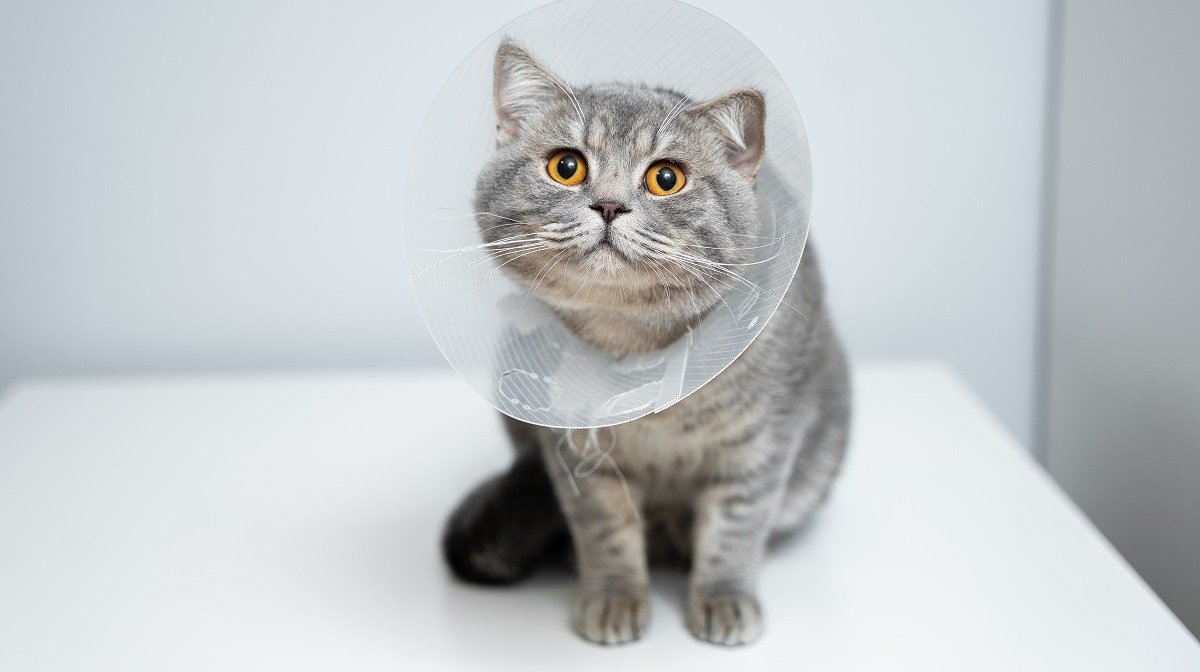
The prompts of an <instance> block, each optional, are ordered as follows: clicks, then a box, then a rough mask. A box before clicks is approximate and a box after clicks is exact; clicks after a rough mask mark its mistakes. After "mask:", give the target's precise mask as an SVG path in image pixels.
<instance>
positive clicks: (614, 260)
mask: <svg viewBox="0 0 1200 672" xmlns="http://www.w3.org/2000/svg"><path fill="white" fill-rule="evenodd" d="M581 265H582V266H584V267H586V268H587V269H588V270H589V271H592V272H594V273H596V274H597V275H599V276H600V277H607V278H611V279H613V280H620V279H621V278H622V276H623V275H624V274H626V273H627V272H628V271H629V269H630V263H629V259H628V257H626V256H625V255H624V254H621V252H620V251H618V250H617V248H615V247H613V246H612V245H611V244H610V243H607V242H605V243H600V244H598V245H596V247H595V248H593V249H592V251H590V252H588V253H587V256H585V257H584V258H583V260H582V263H581Z"/></svg>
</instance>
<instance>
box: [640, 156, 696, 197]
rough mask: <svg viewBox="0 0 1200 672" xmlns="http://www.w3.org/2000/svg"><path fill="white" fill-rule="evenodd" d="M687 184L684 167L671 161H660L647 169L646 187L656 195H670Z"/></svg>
mask: <svg viewBox="0 0 1200 672" xmlns="http://www.w3.org/2000/svg"><path fill="white" fill-rule="evenodd" d="M685 184H687V178H686V177H684V174H683V169H682V168H680V167H679V166H677V165H676V164H674V163H671V162H670V161H659V162H658V163H656V164H654V165H653V166H650V170H647V171H646V188H647V189H649V190H650V193H652V194H654V195H655V196H670V195H671V194H673V193H675V192H677V191H679V190H680V189H683V185H685Z"/></svg>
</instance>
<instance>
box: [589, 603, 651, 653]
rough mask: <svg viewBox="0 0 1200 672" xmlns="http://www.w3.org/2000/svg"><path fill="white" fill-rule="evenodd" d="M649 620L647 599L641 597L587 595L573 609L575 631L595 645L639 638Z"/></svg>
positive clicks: (620, 642)
mask: <svg viewBox="0 0 1200 672" xmlns="http://www.w3.org/2000/svg"><path fill="white" fill-rule="evenodd" d="M649 620H650V600H649V598H648V597H647V596H644V595H625V594H599V595H587V596H584V597H582V598H580V600H579V603H578V604H577V605H576V608H575V630H576V631H577V632H578V633H579V635H580V636H581V637H583V638H584V639H586V640H588V641H591V642H595V643H597V644H623V643H625V642H632V641H635V640H638V639H641V637H642V633H643V632H645V631H646V623H647V622H648V621H649Z"/></svg>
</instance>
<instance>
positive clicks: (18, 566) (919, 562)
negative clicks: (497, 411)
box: [0, 364, 1200, 672]
mask: <svg viewBox="0 0 1200 672" xmlns="http://www.w3.org/2000/svg"><path fill="white" fill-rule="evenodd" d="M857 397H858V406H857V421H856V428H855V433H854V440H853V447H852V452H851V457H850V459H849V462H848V465H847V468H846V470H845V473H844V478H843V479H842V481H841V483H840V484H839V486H838V488H837V490H836V492H835V495H834V498H833V500H832V501H831V503H830V505H829V506H828V508H827V509H826V510H825V512H824V514H823V515H822V516H821V517H820V519H819V521H818V522H817V523H816V525H815V526H814V527H813V528H812V529H811V530H810V531H809V532H808V533H807V534H805V535H802V536H801V537H800V538H798V539H796V540H795V541H794V542H793V543H791V544H790V545H788V546H786V547H784V548H782V549H780V550H779V552H776V553H774V554H773V555H771V556H770V557H769V559H768V562H767V564H766V566H765V569H764V571H763V576H762V595H763V598H764V605H765V610H766V613H767V633H766V635H765V637H764V638H763V639H762V640H761V641H760V642H758V643H756V644H754V645H753V646H750V647H747V648H743V649H738V650H723V649H719V648H716V647H713V646H710V645H707V644H701V643H699V642H696V641H694V640H692V638H691V637H690V636H689V635H688V634H687V633H686V631H685V630H684V628H683V625H682V611H681V606H682V601H683V592H684V583H683V579H682V577H681V576H680V575H677V574H669V573H657V574H655V576H654V590H653V592H654V605H653V609H654V616H653V622H652V624H651V627H650V630H649V632H648V633H647V635H646V637H645V639H644V640H643V641H641V642H639V643H636V644H632V645H628V646H623V647H616V648H602V647H597V646H593V645H590V644H586V643H584V642H582V641H580V640H579V639H577V638H576V636H575V635H574V634H572V633H571V632H570V631H569V630H568V627H567V614H568V604H569V602H570V598H571V594H572V581H571V579H570V578H569V577H567V576H566V575H563V574H555V573H551V574H547V575H543V576H540V577H538V578H536V579H535V580H533V581H531V582H529V583H526V584H523V585H521V586H519V587H516V588H513V589H481V588H477V587H474V586H465V585H459V584H457V583H455V582H454V581H453V580H451V579H450V578H449V576H448V575H447V572H446V571H445V570H444V569H443V567H442V564H441V560H440V558H439V555H438V552H437V542H438V536H439V535H438V533H439V527H440V525H441V523H442V521H443V519H444V518H445V515H446V513H447V511H448V510H449V508H450V507H451V506H452V504H453V503H454V501H455V500H456V499H457V498H458V497H459V496H460V495H462V493H463V492H464V491H465V490H466V489H467V487H468V486H470V485H472V484H474V483H475V481H476V480H477V479H479V478H480V477H482V476H483V475H485V474H487V473H489V472H491V471H493V470H496V469H499V468H500V467H501V466H503V465H504V464H505V461H506V459H507V456H508V453H507V448H506V446H505V444H504V439H503V438H502V435H501V432H500V431H499V424H498V422H497V420H496V418H495V416H494V414H493V412H492V411H491V410H490V409H489V408H487V407H486V406H485V405H484V404H483V402H482V401H480V400H479V399H477V398H476V397H475V396H474V395H473V394H472V393H471V392H470V391H469V390H468V389H467V388H466V386H465V385H464V384H462V383H461V382H459V381H458V380H457V379H455V378H453V377H451V376H450V375H448V374H443V373H429V374H423V375H409V374H399V373H387V374H378V375H362V374H358V375H273V376H213V377H207V376H205V377H170V378H140V379H132V378H124V379H111V378H108V379H91V380H57V381H56V380H45V381H37V380H35V381H29V382H25V383H23V384H19V385H17V386H15V388H13V389H10V390H9V391H8V393H7V394H6V395H5V396H4V398H3V399H2V400H0V670H14V671H21V672H25V671H31V670H89V671H91V670H122V671H131V670H154V671H156V672H161V671H171V672H174V671H179V670H223V671H224V670H297V669H313V670H347V671H355V672H359V671H366V670H402V669H411V670H428V669H443V668H446V669H464V670H478V669H496V668H511V669H520V670H529V669H554V670H571V671H572V672H574V671H577V670H590V669H620V670H623V671H624V670H634V669H654V670H659V671H661V670H668V669H670V670H675V669H680V670H689V671H690V670H701V669H730V668H732V667H736V668H744V669H753V670H809V669H811V670H849V669H862V670H907V669H912V670H956V671H957V670H1005V671H1006V672H1010V671H1015V670H1089V671H1094V670H1156V671H1165V670H1189V671H1195V670H1200V648H1198V647H1197V644H1196V642H1195V640H1194V639H1193V638H1192V637H1191V636H1190V635H1189V634H1188V633H1187V632H1186V631H1185V630H1184V629H1183V627H1182V626H1181V625H1180V624H1179V623H1178V621H1177V620H1176V619H1175V618H1174V617H1173V616H1172V615H1171V614H1170V613H1169V612H1168V611H1167V610H1166V608H1164V606H1163V605H1162V603H1161V602H1160V601H1159V600H1158V599H1157V598H1156V597H1155V596H1154V595H1153V594H1152V593H1151V592H1150V591H1149V590H1148V589H1147V588H1146V586H1145V585H1144V584H1143V583H1142V581H1141V580H1140V579H1139V578H1138V577H1137V576H1136V575H1135V574H1134V573H1133V572H1132V571H1131V570H1130V569H1129V567H1128V566H1127V565H1126V564H1125V563H1124V562H1123V561H1122V560H1121V559H1120V558H1119V557H1118V556H1117V555H1116V554H1115V553H1114V552H1113V550H1112V549H1111V548H1110V547H1109V545H1108V544H1107V543H1106V542H1105V541H1104V540H1103V539H1102V538H1101V537H1100V536H1099V535H1098V534H1097V533H1096V531H1095V530H1094V529H1093V528H1092V526H1091V525H1090V524H1089V523H1088V522H1087V521H1086V520H1085V519H1084V518H1083V517H1082V516H1081V515H1080V513H1079V512H1078V511H1077V510H1076V509H1075V508H1074V507H1073V506H1072V505H1071V504H1070V503H1069V502H1068V501H1067V500H1066V499H1065V498H1064V496H1063V495H1062V494H1061V493H1060V492H1059V490H1058V489H1057V488H1056V487H1055V486H1054V485H1053V483H1052V482H1051V481H1050V480H1049V479H1048V478H1047V477H1046V476H1045V475H1044V474H1043V473H1042V472H1041V470H1040V469H1038V468H1037V467H1036V466H1035V465H1034V463H1033V462H1032V461H1031V460H1030V459H1029V458H1028V457H1027V456H1026V454H1025V453H1024V452H1023V451H1022V450H1021V448H1020V447H1019V446H1017V445H1016V444H1015V443H1014V442H1013V440H1012V439H1010V438H1009V437H1008V435H1007V434H1006V433H1005V432H1004V431H1003V430H1002V429H1001V428H1000V427H999V426H998V425H997V424H996V422H995V421H994V420H993V419H992V417H991V416H990V415H989V414H988V413H987V412H986V411H985V410H984V409H983V408H982V407H981V406H980V405H979V403H978V402H976V401H975V400H974V398H973V397H972V396H971V394H969V393H968V392H967V391H966V389H965V388H964V386H963V385H962V383H960V382H959V380H958V379H957V378H956V377H955V376H954V375H953V374H951V373H949V372H948V371H947V370H945V369H944V368H941V367H940V366H937V365H932V364H929V365H924V364H907V365H888V366H871V367H864V368H863V369H862V370H861V371H860V374H859V375H858V379H857ZM1191 560H1194V559H1191Z"/></svg>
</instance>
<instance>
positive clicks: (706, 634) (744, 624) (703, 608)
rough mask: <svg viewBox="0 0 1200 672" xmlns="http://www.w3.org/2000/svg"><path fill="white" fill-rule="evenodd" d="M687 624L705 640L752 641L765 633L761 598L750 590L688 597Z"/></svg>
mask: <svg viewBox="0 0 1200 672" xmlns="http://www.w3.org/2000/svg"><path fill="white" fill-rule="evenodd" d="M687 626H688V630H691V632H692V634H693V635H695V636H696V638H697V639H702V640H704V641H706V642H712V643H713V644H723V645H725V646H737V645H740V644H749V643H750V642H753V641H754V640H756V639H758V637H759V635H761V634H762V631H763V616H762V608H761V607H760V606H759V604H758V598H756V597H755V596H753V595H751V594H748V593H743V594H733V595H707V596H694V597H693V598H692V599H691V600H689V601H688V615H687Z"/></svg>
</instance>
